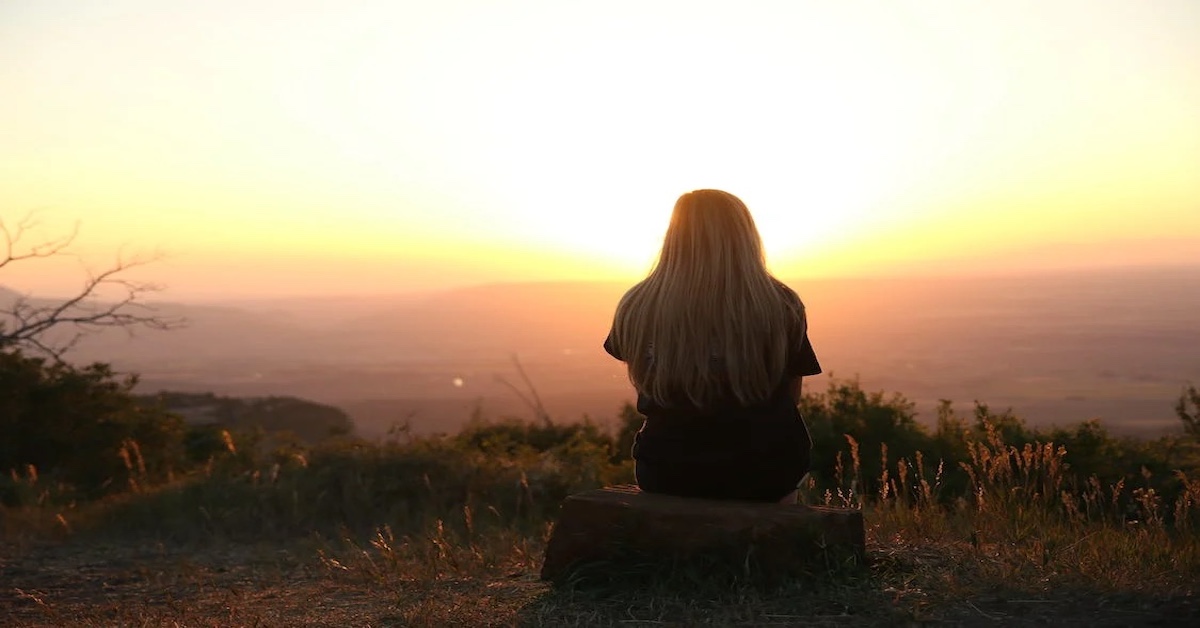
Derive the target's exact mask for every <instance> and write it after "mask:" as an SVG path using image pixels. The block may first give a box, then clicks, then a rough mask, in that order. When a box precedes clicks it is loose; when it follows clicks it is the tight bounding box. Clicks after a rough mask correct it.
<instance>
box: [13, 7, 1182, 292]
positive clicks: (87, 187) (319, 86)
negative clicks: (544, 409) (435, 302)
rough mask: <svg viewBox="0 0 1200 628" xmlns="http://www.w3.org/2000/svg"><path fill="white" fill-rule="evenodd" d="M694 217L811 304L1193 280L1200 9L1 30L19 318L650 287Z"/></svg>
mask: <svg viewBox="0 0 1200 628" xmlns="http://www.w3.org/2000/svg"><path fill="white" fill-rule="evenodd" d="M703 187H717V188H722V189H726V190H728V191H730V192H733V193H734V194H737V195H738V196H740V197H742V198H743V199H744V200H745V201H746V202H747V204H748V205H749V206H750V208H751V210H752V212H754V214H755V217H756V219H757V221H758V224H759V227H760V229H761V231H762V233H763V236H764V240H765V242H766V244H767V250H768V255H769V257H770V260H771V264H772V267H773V268H774V269H775V270H776V272H777V273H779V274H781V275H786V276H788V277H819V276H834V275H852V274H858V273H882V272H886V273H891V272H927V271H937V272H942V271H946V270H954V271H964V272H967V271H988V272H996V271H1007V270H1024V269H1029V268H1046V267H1062V266H1090V265H1113V264H1148V263H1185V262H1197V263H1200V2H1196V1H1195V0H1173V1H1171V0H1153V1H1151V0H1129V1H1125V2H1114V1H1105V0H1081V1H1078V2H1068V1H1047V0H1040V1H1030V2H1021V1H1006V2H967V1H958V0H954V1H951V0H947V1H943V2H895V1H893V0H876V1H871V2H867V1H862V2H854V1H839V2H815V1H814V2H808V1H799V0H793V1H781V2H754V1H750V0H748V1H745V2H701V1H697V0H686V1H679V2H673V1H672V2H668V1H650V0H639V1H633V2H625V1H617V0H605V1H603V2H581V1H580V2H574V1H569V0H547V1H545V2H531V1H525V0H495V1H491V2H484V1H466V0H439V1H420V2H417V1H408V2H405V1H391V2H384V1H379V2H367V1H362V2H355V1H349V0H341V1H328V2H318V1H309V0H290V1H287V2H267V1H265V0H259V1H246V0H239V1H229V2H227V1H216V0H209V1H205V2H189V3H184V2H161V1H154V0H104V1H95V2H87V1H82V0H77V1H56V0H24V1H23V0H8V1H6V2H4V3H2V4H0V218H3V219H4V221H5V222H6V224H8V225H10V226H11V225H13V224H14V223H15V222H16V221H17V220H18V219H19V218H20V217H21V216H24V215H26V214H27V213H29V212H31V211H35V212H37V216H38V217H39V219H40V223H41V227H40V231H34V232H33V233H31V234H27V240H26V241H27V242H30V243H32V242H34V241H36V239H37V238H39V237H41V238H45V237H53V236H54V235H59V234H62V233H65V232H68V231H69V230H70V228H71V225H72V224H74V223H76V222H78V223H79V225H80V233H79V237H78V239H77V241H76V244H75V247H74V249H73V250H74V251H75V252H76V253H78V255H79V257H78V259H76V258H70V259H60V260H51V261H47V262H40V263H38V262H34V263H25V264H22V265H20V266H19V267H18V266H17V265H14V266H10V267H9V268H6V269H4V270H3V271H0V284H3V285H8V286H11V287H16V288H20V289H22V290H26V291H34V292H35V293H38V294H46V295H51V294H54V293H56V292H62V291H66V290H69V289H70V288H71V287H73V286H74V285H75V284H76V283H77V282H78V280H79V277H80V266H79V265H80V264H86V265H90V266H93V267H102V266H104V265H105V264H106V263H108V262H110V261H111V260H112V259H113V257H114V256H115V255H116V254H117V252H118V251H124V252H125V254H127V255H136V254H139V253H143V254H147V253H150V252H153V251H161V252H162V253H163V254H164V255H165V258H164V259H163V260H161V261H159V262H157V263H155V264H153V265H151V266H148V267H146V268H143V269H140V272H139V274H138V276H139V277H140V278H145V279H149V280H153V281H157V282H161V283H164V284H166V285H167V286H168V292H167V295H169V296H171V297H178V298H200V297H212V296H244V295H254V294H263V295H284V294H302V293H318V294H337V293H351V292H354V293H366V292H397V291H403V290H409V289H414V288H427V287H432V286H439V285H461V284H467V283H479V282H485V281H497V280H542V279H622V280H624V279H630V280H632V279H636V278H637V277H639V276H640V275H642V274H644V272H645V271H646V270H647V269H648V267H649V264H650V263H651V261H652V260H653V258H654V256H655V254H656V253H657V247H658V245H659V243H660V241H661V236H662V233H663V229H664V228H665V226H666V221H667V218H668V217H669V213H670V209H671V206H672V204H673V202H674V200H675V198H676V197H677V196H678V195H679V194H680V193H682V192H684V191H687V190H691V189H695V188H703Z"/></svg>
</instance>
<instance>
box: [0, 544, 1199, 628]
mask: <svg viewBox="0 0 1200 628" xmlns="http://www.w3.org/2000/svg"><path fill="white" fill-rule="evenodd" d="M960 551H961V552H968V551H969V549H968V548H960ZM869 554H870V557H871V563H872V566H871V567H870V568H869V570H867V571H865V572H861V573H858V574H857V575H854V576H850V577H838V578H835V579H833V580H828V581H818V582H807V583H799V582H796V583H791V584H788V585H785V586H783V587H782V588H779V589H775V590H771V591H759V590H753V589H735V588H726V589H721V590H715V589H713V588H712V587H711V586H708V585H704V584H703V583H698V584H695V585H694V586H688V583H687V582H686V581H679V582H672V583H667V584H663V585H661V586H650V587H646V588H639V589H631V588H620V587H617V588H612V587H609V588H604V589H583V588H574V589H572V588H563V589H554V588H551V587H550V586H548V585H546V584H544V583H542V582H540V581H539V580H538V578H537V560H536V557H534V556H531V557H528V558H527V559H526V560H524V561H521V560H515V561H513V562H512V563H511V564H508V565H499V566H493V567H494V568H491V569H488V570H487V574H486V575H482V574H481V575H480V576H478V577H475V576H472V577H464V576H462V575H461V574H460V575H459V576H450V575H442V576H435V577H410V576H409V575H406V573H404V572H403V571H395V570H391V571H389V570H388V569H387V568H384V567H383V566H381V565H380V564H377V563H376V562H375V561H374V560H373V559H372V558H371V556H370V555H369V553H368V552H365V551H362V550H352V549H347V548H344V547H343V548H341V549H340V550H336V551H335V550H333V549H331V548H330V547H329V546H327V545H325V544H324V543H322V542H318V541H313V542H310V543H290V544H287V545H265V544H257V545H237V544H215V543H210V544H206V545H205V546H203V547H171V546H165V545H162V544H157V543H146V544H143V545H136V544H129V543H120V544H108V545H97V544H88V545H84V544H82V543H80V542H70V543H66V544H42V545H36V546H29V545H27V546H24V547H14V546H8V547H4V548H2V549H0V625H2V626H513V625H516V626H685V625H722V626H844V625H889V626H891V625H901V626H906V625H938V626H977V625H994V626H1014V625H1016V626H1044V625H1053V626H1196V625H1200V603H1198V601H1197V600H1196V598H1195V597H1194V596H1192V595H1191V594H1189V595H1183V596H1178V595H1177V596H1173V597H1168V598H1162V599H1160V598H1148V597H1145V596H1142V595H1133V594H1121V593H1112V592H1098V591H1089V590H1064V589H1059V590H1052V591H1045V592H1041V593H1034V594H1031V593H1030V591H1031V590H1036V589H1037V586H1036V583H1029V582H1013V583H1011V584H1010V585H1004V584H996V583H994V582H993V583H991V584H987V585H983V584H981V586H979V587H976V590H973V591H962V590H960V589H961V586H960V584H955V583H961V581H962V577H961V575H962V561H977V560H978V558H972V557H968V556H966V555H956V551H947V548H945V547H940V548H938V549H937V551H931V550H930V549H929V548H925V549H922V548H920V547H884V546H882V545H881V544H879V543H878V542H876V541H872V543H871V547H870V548H869ZM972 564H974V563H973V562H972ZM951 573H956V574H958V575H955V576H951V575H950V574H951ZM943 578H944V579H945V581H946V582H947V583H948V584H947V585H946V586H945V587H941V586H939V580H940V579H943Z"/></svg>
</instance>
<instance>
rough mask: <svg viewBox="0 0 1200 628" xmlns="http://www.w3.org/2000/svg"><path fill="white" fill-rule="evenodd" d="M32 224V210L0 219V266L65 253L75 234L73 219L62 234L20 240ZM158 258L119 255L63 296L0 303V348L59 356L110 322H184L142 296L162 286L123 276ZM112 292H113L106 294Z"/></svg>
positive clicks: (155, 325) (128, 327) (165, 326)
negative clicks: (64, 333) (19, 216)
mask: <svg viewBox="0 0 1200 628" xmlns="http://www.w3.org/2000/svg"><path fill="white" fill-rule="evenodd" d="M37 224H38V223H37V221H36V220H35V219H34V216H33V215H32V214H30V215H26V216H25V217H24V218H22V219H21V220H20V221H19V222H18V223H17V224H16V225H15V226H14V227H12V228H10V227H9V226H8V225H7V224H6V223H5V222H4V221H3V220H0V241H2V246H3V251H2V255H0V269H3V268H5V267H6V266H9V265H10V264H15V263H20V262H27V261H29V260H34V259H44V258H49V257H54V256H60V255H70V252H69V251H68V249H69V247H70V246H71V244H72V243H74V242H75V239H76V237H77V236H78V234H79V225H78V223H76V224H75V226H74V227H73V228H72V230H71V232H70V233H69V234H67V235H65V236H62V237H57V238H50V239H47V240H43V241H40V242H35V243H33V244H23V243H22V239H24V238H26V237H27V234H28V232H29V230H30V229H32V228H33V227H35V226H37ZM158 259H160V256H158V255H154V256H150V257H134V258H132V259H126V258H124V257H123V256H119V257H118V258H117V260H116V262H115V263H114V264H113V265H112V266H109V267H108V268H106V269H104V270H102V271H100V272H91V271H89V272H88V275H87V278H86V279H85V281H84V282H83V285H82V286H81V287H80V288H79V290H78V291H77V292H75V293H74V295H73V296H70V297H68V298H66V299H63V300H59V301H50V300H35V299H33V298H32V297H31V296H30V295H28V294H23V295H17V296H16V297H15V298H14V299H13V301H12V302H11V303H8V304H0V350H4V349H11V348H17V349H27V350H31V351H34V352H36V353H41V354H45V355H47V356H50V357H52V358H54V359H56V360H61V359H62V356H63V355H64V354H66V353H67V352H68V351H70V350H71V349H72V348H74V347H75V345H76V344H78V342H79V340H80V339H81V338H83V337H84V336H86V335H87V334H90V333H94V332H97V331H100V330H103V329H107V328H114V327H115V328H121V329H124V330H125V331H127V332H129V333H132V331H133V329H134V328H137V327H144V328H149V329H158V330H169V329H176V328H179V327H182V326H184V325H185V324H186V323H187V321H186V320H184V319H182V318H179V317H173V316H165V315H162V314H160V313H159V312H158V311H157V310H156V309H155V308H154V307H153V306H151V305H149V304H148V303H146V302H145V298H146V296H147V295H148V294H150V293H153V292H157V291H159V290H161V289H162V287H161V286H159V285H157V284H152V283H145V282H140V281H135V280H132V279H129V278H128V273H129V271H131V270H132V269H135V268H138V267H141V266H145V265H147V264H150V263H153V262H155V261H158ZM112 292H115V293H116V296H111V295H110V293H112ZM63 329H69V330H70V333H69V334H68V335H67V336H65V337H55V335H54V334H53V333H51V332H52V331H53V332H58V331H59V330H63Z"/></svg>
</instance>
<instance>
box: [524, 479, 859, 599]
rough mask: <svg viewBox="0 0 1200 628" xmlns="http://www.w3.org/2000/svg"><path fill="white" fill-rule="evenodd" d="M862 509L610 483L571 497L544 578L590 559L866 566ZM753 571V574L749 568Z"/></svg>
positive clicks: (757, 571) (626, 563)
mask: <svg viewBox="0 0 1200 628" xmlns="http://www.w3.org/2000/svg"><path fill="white" fill-rule="evenodd" d="M865 545H866V541H865V532H864V529H863V518H862V512H861V511H858V510H845V509H837V508H824V507H819V506H804V505H800V504H770V503H766V504H764V503H758V502H740V501H716V500H708V499H694V498H687V497H673V496H669V495H658V494H654V493H645V492H642V491H641V490H639V489H638V488H637V487H636V486H631V485H622V486H609V487H606V488H601V489H596V490H592V491H587V492H583V493H578V494H576V495H571V496H570V497H568V498H567V499H566V500H565V501H564V502H563V505H562V511H561V513H560V516H559V520H558V522H557V524H555V526H554V529H553V531H552V533H551V536H550V540H549V542H548V543H547V545H546V556H545V559H544V561H543V563H542V573H541V577H542V579H543V580H550V581H552V582H560V581H563V580H565V579H568V578H569V577H570V576H571V574H573V573H575V572H577V570H579V569H581V568H584V567H586V566H592V567H595V566H597V565H602V566H603V568H605V569H616V570H617V571H621V570H622V569H624V570H626V571H627V570H628V569H629V568H630V567H634V568H637V569H642V568H645V567H648V566H649V565H650V564H654V565H656V566H661V565H664V564H673V565H679V564H681V562H682V563H689V562H690V563H693V564H703V565H704V568H705V569H712V568H714V567H716V566H718V565H722V566H725V567H728V568H731V569H734V570H736V572H741V573H743V574H744V575H747V576H752V575H763V576H768V577H778V576H789V575H801V574H813V573H817V572H820V571H824V570H827V569H830V568H834V567H837V566H844V565H850V564H852V565H861V564H862V562H863V558H864V552H865ZM746 572H753V573H746Z"/></svg>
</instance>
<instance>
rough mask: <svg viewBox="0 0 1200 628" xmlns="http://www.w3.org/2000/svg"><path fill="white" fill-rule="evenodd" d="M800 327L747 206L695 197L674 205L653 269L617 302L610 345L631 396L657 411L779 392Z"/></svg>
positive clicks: (797, 308)
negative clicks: (624, 365) (790, 345)
mask: <svg viewBox="0 0 1200 628" xmlns="http://www.w3.org/2000/svg"><path fill="white" fill-rule="evenodd" d="M803 325H804V305H803V304H802V303H801V301H800V299H799V298H798V297H797V296H796V294H795V293H794V292H792V291H791V289H789V288H787V287H786V286H784V285H783V283H781V282H780V281H778V280H777V279H775V278H774V277H773V276H772V275H771V273H770V272H769V271H768V270H767V266H766V257H765V255H764V253H763V246H762V240H761V238H760V237H759V234H758V229H757V228H756V227H755V224H754V218H753V217H752V216H751V215H750V210H748V209H747V208H746V205H745V203H743V202H742V201H741V199H739V198H738V197H736V196H734V195H732V194H730V193H728V192H723V191H721V190H696V191H694V192H688V193H686V194H684V195H682V196H680V197H679V200H677V201H676V202H675V209H674V211H673V212H672V214H671V222H670V225H669V226H668V227H667V233H666V236H665V238H664V239H663V245H662V252H661V253H660V255H659V259H658V262H657V263H656V264H655V266H654V268H653V270H651V272H650V274H649V276H647V277H646V278H645V279H644V280H642V281H641V282H640V283H638V284H637V285H635V286H634V287H633V288H630V290H629V291H628V292H626V293H625V296H624V297H622V298H621V301H620V303H619V304H618V305H617V311H616V314H615V316H614V317H613V331H612V334H613V335H612V341H613V347H614V348H615V349H616V351H617V354H618V355H620V356H621V358H622V359H623V360H624V361H625V362H626V363H627V364H628V369H629V379H630V381H631V382H632V383H633V385H634V387H635V388H636V389H637V391H638V392H639V393H641V394H643V395H646V396H648V397H650V398H651V399H653V400H654V401H655V402H657V403H659V404H661V405H672V404H673V403H677V402H679V401H683V400H686V401H688V402H690V403H691V404H692V405H694V406H696V407H699V408H704V407H706V406H708V405H710V404H711V403H712V402H713V401H715V400H716V399H718V398H721V397H726V398H727V397H729V396H730V395H732V396H733V397H734V398H736V399H737V401H738V402H740V403H741V404H743V405H745V404H750V403H754V402H756V401H761V400H764V399H766V398H767V397H769V396H770V395H771V393H772V392H774V390H775V389H776V388H777V387H778V386H779V384H780V382H781V379H782V377H783V373H784V370H785V368H786V366H787V357H788V341H789V339H791V341H792V342H799V338H800V337H802V336H798V335H793V334H797V333H799V334H801V335H802V334H803V332H804V329H803ZM797 326H799V329H797ZM718 356H719V359H718ZM722 361H723V363H722Z"/></svg>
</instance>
